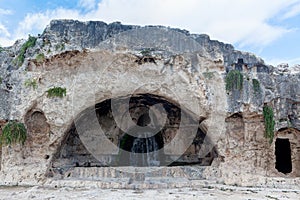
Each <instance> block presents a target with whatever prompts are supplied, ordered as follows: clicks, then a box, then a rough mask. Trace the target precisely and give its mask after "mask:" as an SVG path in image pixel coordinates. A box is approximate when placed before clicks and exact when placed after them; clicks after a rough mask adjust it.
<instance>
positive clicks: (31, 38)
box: [16, 35, 36, 66]
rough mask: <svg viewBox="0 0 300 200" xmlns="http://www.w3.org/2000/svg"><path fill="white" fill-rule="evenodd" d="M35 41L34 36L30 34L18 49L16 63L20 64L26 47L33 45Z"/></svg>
mask: <svg viewBox="0 0 300 200" xmlns="http://www.w3.org/2000/svg"><path fill="white" fill-rule="evenodd" d="M35 42H36V37H33V36H30V35H29V37H28V40H27V41H26V42H25V43H24V44H23V45H22V47H21V49H20V53H19V55H18V57H17V60H16V64H17V65H19V66H21V65H22V64H23V62H24V60H25V53H26V51H27V49H28V48H31V47H34V46H35Z"/></svg>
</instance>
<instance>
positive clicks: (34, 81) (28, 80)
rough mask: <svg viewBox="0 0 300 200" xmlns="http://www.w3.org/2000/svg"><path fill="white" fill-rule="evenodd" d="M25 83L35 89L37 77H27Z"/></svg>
mask: <svg viewBox="0 0 300 200" xmlns="http://www.w3.org/2000/svg"><path fill="white" fill-rule="evenodd" d="M24 85H25V86H26V87H32V88H33V89H34V90H35V89H36V88H37V82H36V80H35V79H27V80H26V81H25V83H24Z"/></svg>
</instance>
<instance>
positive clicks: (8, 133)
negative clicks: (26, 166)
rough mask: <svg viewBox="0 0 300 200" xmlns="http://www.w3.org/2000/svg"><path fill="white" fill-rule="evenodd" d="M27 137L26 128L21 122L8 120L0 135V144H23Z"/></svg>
mask: <svg viewBox="0 0 300 200" xmlns="http://www.w3.org/2000/svg"><path fill="white" fill-rule="evenodd" d="M26 138H27V130H26V128H25V126H24V124H23V123H18V122H15V121H10V122H9V123H7V124H6V125H5V127H4V128H3V131H2V135H1V136H0V141H1V144H7V145H10V144H16V143H21V144H22V145H24V143H25V141H26Z"/></svg>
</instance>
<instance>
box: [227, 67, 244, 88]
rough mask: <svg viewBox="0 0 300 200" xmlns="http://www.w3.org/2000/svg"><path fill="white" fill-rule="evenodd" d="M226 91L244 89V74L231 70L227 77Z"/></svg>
mask: <svg viewBox="0 0 300 200" xmlns="http://www.w3.org/2000/svg"><path fill="white" fill-rule="evenodd" d="M225 82H226V91H227V92H229V91H233V90H242V89H243V74H242V73H241V72H240V71H238V70H231V71H230V72H228V74H227V75H226V79H225Z"/></svg>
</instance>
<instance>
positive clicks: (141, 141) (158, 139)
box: [52, 94, 217, 171]
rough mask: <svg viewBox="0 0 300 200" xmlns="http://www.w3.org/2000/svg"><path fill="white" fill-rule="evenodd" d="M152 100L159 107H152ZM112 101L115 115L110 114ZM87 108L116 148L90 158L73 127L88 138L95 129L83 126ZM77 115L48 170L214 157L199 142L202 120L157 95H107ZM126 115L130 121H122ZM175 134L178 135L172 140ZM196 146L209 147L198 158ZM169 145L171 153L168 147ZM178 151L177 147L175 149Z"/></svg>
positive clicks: (202, 160)
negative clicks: (120, 125) (84, 133)
mask: <svg viewBox="0 0 300 200" xmlns="http://www.w3.org/2000/svg"><path fill="white" fill-rule="evenodd" d="M124 102H127V104H128V102H129V107H128V106H127V107H126V106H124ZM157 104H159V105H160V107H159V106H158V107H155V106H154V105H157ZM112 105H113V106H115V108H116V110H117V111H119V112H120V113H121V115H119V116H114V115H115V114H114V113H113V111H112ZM127 108H128V109H129V115H127V116H126V117H124V116H125V114H124V115H123V113H125V111H126V109H127ZM91 112H94V113H95V114H94V116H96V120H94V121H97V123H98V125H100V127H101V130H102V131H103V133H104V135H105V137H106V138H107V139H108V140H109V141H110V142H111V143H112V145H115V147H117V148H118V152H115V153H112V154H108V153H102V151H98V154H97V159H96V158H95V157H94V156H93V155H94V154H93V153H91V152H90V151H89V150H88V149H89V147H90V146H88V144H86V143H83V142H82V137H81V136H82V135H81V134H82V133H80V131H79V129H78V126H81V129H80V130H81V131H86V132H87V133H88V134H86V135H85V136H88V137H89V136H90V135H91V137H93V133H95V132H97V131H98V130H95V127H96V128H97V126H93V124H89V123H90V122H91V121H92V120H90V119H89V117H87V116H89V113H91ZM162 113H163V114H162ZM79 116H80V118H79V120H77V122H76V123H73V124H72V125H71V126H70V129H69V130H68V131H67V132H66V135H65V139H64V140H63V141H62V146H61V147H60V148H59V149H58V151H57V154H56V155H55V156H54V158H53V160H52V167H53V169H54V170H53V171H55V169H64V168H66V169H67V168H70V167H107V166H138V167H140V166H143V167H145V166H164V165H171V166H172V165H173V166H174V165H176V166H177V165H199V166H209V165H210V164H211V162H212V161H213V159H214V158H215V157H216V156H217V153H216V150H215V149H214V148H210V146H209V145H211V144H206V143H205V140H204V139H205V138H206V137H208V136H207V135H206V133H205V132H204V131H202V130H201V129H200V128H199V127H200V125H199V124H200V123H201V122H202V121H201V120H203V118H202V119H201V120H199V117H198V116H195V115H193V114H191V113H190V112H189V111H187V110H185V109H184V108H181V107H180V105H177V104H176V103H174V102H172V101H169V100H167V99H165V98H163V97H160V96H156V95H152V94H136V95H134V96H131V97H120V98H117V99H114V101H113V99H107V100H105V101H102V102H100V103H97V104H95V106H94V107H90V108H87V109H86V110H84V111H82V112H81V113H80V114H79ZM128 116H129V118H130V120H128V119H127V118H128ZM183 116H184V117H183ZM116 117H119V120H120V121H121V123H122V126H123V127H125V129H123V128H120V127H119V124H118V123H117V122H116ZM129 121H131V122H133V123H131V122H129ZM158 124H159V126H158ZM182 124H183V125H182ZM181 126H182V127H181ZM98 127H99V126H98ZM157 127H159V128H157ZM192 130H195V131H192ZM189 133H193V134H189ZM178 135H179V137H178V138H179V139H177V140H176V141H174V138H175V137H176V136H178ZM190 136H193V137H190ZM189 137H190V138H192V139H191V142H190V143H189V144H188V145H187V146H184V144H185V142H186V141H185V140H187V138H189ZM94 140H97V138H96V137H95V138H94V139H91V141H94ZM96 144H99V143H96ZM168 145H169V147H168ZM98 146H101V145H98ZM166 146H167V147H166ZM170 147H172V148H170ZM92 148H94V147H92ZM92 148H91V149H92ZM95 148H96V147H95ZM105 148H106V147H105ZM108 148H109V147H108ZM201 148H204V149H209V148H210V149H211V150H210V152H207V153H206V154H205V155H202V156H200V152H201ZM170 149H171V150H170ZM173 149H175V151H172V150H173ZM178 149H179V150H180V151H177V150H178ZM104 150H106V149H104ZM181 150H182V151H181ZM102 154H103V155H102ZM87 163H88V164H87ZM166 163H167V164H166Z"/></svg>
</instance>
